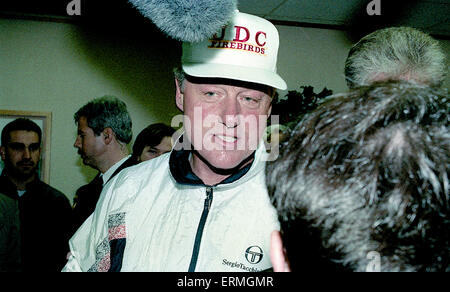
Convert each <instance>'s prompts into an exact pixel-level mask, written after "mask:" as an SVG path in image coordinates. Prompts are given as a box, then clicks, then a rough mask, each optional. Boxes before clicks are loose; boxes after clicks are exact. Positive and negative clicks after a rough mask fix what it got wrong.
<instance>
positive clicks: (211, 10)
mask: <svg viewBox="0 0 450 292" xmlns="http://www.w3.org/2000/svg"><path fill="white" fill-rule="evenodd" d="M129 2H130V3H131V4H132V5H133V6H134V7H135V8H136V9H137V10H139V12H140V13H141V14H142V15H144V16H145V17H147V18H149V19H150V20H151V21H153V23H154V24H155V25H156V26H157V27H158V28H159V29H160V30H161V31H163V32H164V33H165V34H167V35H168V36H170V37H172V38H174V39H176V40H179V41H183V42H200V41H203V40H205V39H208V38H210V37H211V36H213V35H214V33H216V32H218V31H219V30H220V29H221V28H222V27H223V26H224V25H225V24H227V23H228V21H229V20H230V19H231V17H232V15H233V13H234V11H235V10H236V9H237V3H236V2H237V0H129Z"/></svg>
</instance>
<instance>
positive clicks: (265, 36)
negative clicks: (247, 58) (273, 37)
mask: <svg viewBox="0 0 450 292" xmlns="http://www.w3.org/2000/svg"><path fill="white" fill-rule="evenodd" d="M261 35H264V39H266V38H267V35H266V33H265V32H263V31H258V32H257V33H256V35H255V41H256V43H257V44H258V46H260V47H263V46H264V45H265V44H266V42H264V43H260V42H259V37H260V36H261Z"/></svg>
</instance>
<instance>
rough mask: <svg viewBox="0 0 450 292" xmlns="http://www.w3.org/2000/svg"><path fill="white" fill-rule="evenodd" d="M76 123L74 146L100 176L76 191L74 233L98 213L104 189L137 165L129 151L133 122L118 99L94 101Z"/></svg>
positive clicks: (96, 99) (97, 99) (106, 98)
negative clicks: (128, 168) (91, 216)
mask: <svg viewBox="0 0 450 292" xmlns="http://www.w3.org/2000/svg"><path fill="white" fill-rule="evenodd" d="M74 120H75V124H76V125H77V129H78V133H77V137H76V139H75V143H74V145H73V146H74V147H75V148H76V149H77V150H78V151H77V152H78V154H79V155H80V157H81V159H82V160H83V163H84V164H85V165H88V166H90V167H92V168H93V169H96V170H98V174H97V175H96V176H95V177H94V179H93V180H92V181H91V182H89V183H88V184H86V185H83V186H81V187H80V188H78V190H77V191H76V194H75V197H74V199H73V202H74V204H73V221H74V222H73V232H75V231H76V230H77V229H78V228H79V227H80V226H81V224H83V222H84V221H85V220H86V219H87V218H88V217H89V216H90V215H91V214H92V213H93V212H94V210H95V206H96V205H97V202H98V200H99V198H100V193H101V192H102V189H103V187H104V186H105V185H106V184H107V183H108V182H109V181H110V180H111V179H113V178H114V177H115V176H116V175H117V174H118V173H119V172H120V171H122V170H123V169H125V168H127V167H130V166H133V165H135V164H136V162H135V160H134V159H132V158H131V155H130V153H129V150H128V144H129V143H130V142H131V139H132V136H133V132H132V125H133V123H132V120H131V116H130V113H129V112H128V109H127V105H126V104H125V102H123V101H122V100H120V99H118V98H116V97H114V96H103V97H99V98H94V99H93V100H91V101H89V102H88V103H87V104H85V105H84V106H82V107H81V108H80V109H79V110H78V111H77V112H76V113H75V114H74Z"/></svg>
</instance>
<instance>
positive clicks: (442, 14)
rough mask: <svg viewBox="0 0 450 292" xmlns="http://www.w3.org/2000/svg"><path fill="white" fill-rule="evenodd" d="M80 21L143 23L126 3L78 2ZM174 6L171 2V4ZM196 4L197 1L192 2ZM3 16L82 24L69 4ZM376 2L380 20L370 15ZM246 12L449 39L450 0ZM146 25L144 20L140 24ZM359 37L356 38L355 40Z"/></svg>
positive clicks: (252, 2)
mask: <svg viewBox="0 0 450 292" xmlns="http://www.w3.org/2000/svg"><path fill="white" fill-rule="evenodd" d="M79 1H80V3H81V8H82V16H83V17H81V18H80V17H78V18H79V19H82V20H86V19H89V20H90V21H91V23H92V20H96V21H98V22H99V23H100V21H99V20H102V23H104V21H105V20H110V21H111V22H113V23H114V24H115V25H116V27H117V26H118V25H120V26H124V25H129V24H130V19H132V21H131V22H135V19H137V18H143V17H142V16H140V15H139V14H138V12H137V11H136V10H134V9H133V8H132V7H131V5H129V3H128V2H127V1H126V0H114V1H110V0H79ZM169 1H171V0H169ZM192 1H196V0H192ZM1 2H2V3H1V4H0V17H15V18H17V17H19V18H30V17H32V18H40V19H46V20H50V21H72V20H79V19H77V18H76V17H69V16H68V15H67V13H66V7H67V4H68V3H69V2H70V0H21V1H14V0H2V1H1ZM369 3H375V4H376V5H378V6H373V8H378V7H379V8H380V13H381V14H380V15H372V16H370V15H368V13H367V6H368V4H369ZM238 8H239V10H240V11H241V12H247V13H251V14H255V15H259V16H262V17H264V18H266V19H269V20H271V21H273V22H274V23H275V24H283V25H295V26H312V27H323V28H334V29H345V30H348V31H349V32H353V33H355V34H360V35H362V34H366V33H368V32H370V31H373V30H375V29H378V28H381V27H386V26H394V25H395V26H398V25H404V26H412V27H416V28H419V29H422V30H423V31H425V32H428V33H430V34H433V35H436V36H440V37H443V38H450V0H409V1H406V0H396V1H392V0H390V1H387V0H374V1H370V0H339V1H338V0H238ZM141 21H142V20H141ZM355 37H357V36H356V35H355Z"/></svg>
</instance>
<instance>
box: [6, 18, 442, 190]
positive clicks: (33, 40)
mask: <svg viewBox="0 0 450 292" xmlns="http://www.w3.org/2000/svg"><path fill="white" fill-rule="evenodd" d="M278 29H279V32H280V43H281V48H280V52H279V65H278V71H279V73H280V75H281V76H283V77H284V78H285V80H286V82H287V84H288V88H289V90H294V89H297V90H298V89H299V87H300V86H301V85H312V86H314V88H315V89H316V90H321V89H322V88H323V87H325V86H326V87H328V88H329V89H332V90H333V91H334V92H339V91H345V90H346V89H347V88H346V85H345V81H344V76H343V66H344V61H345V58H346V56H347V52H348V49H349V48H350V46H351V41H350V40H349V39H348V38H347V34H346V33H345V32H343V31H338V30H327V29H316V28H300V27H288V26H278ZM443 45H444V47H445V49H446V50H447V52H450V42H449V41H443ZM179 57H180V45H179V43H177V42H175V41H172V40H170V39H168V38H166V37H164V36H162V35H160V34H153V35H143V36H142V39H140V40H138V39H136V38H129V39H128V38H126V37H123V36H122V37H117V36H115V35H114V34H100V33H99V32H98V31H96V32H94V31H90V30H86V29H84V28H82V27H80V26H77V25H74V24H67V23H57V22H43V21H30V20H12V19H0V68H1V73H0V109H8V110H27V111H44V112H52V114H53V121H52V129H53V131H52V139H51V147H52V150H51V169H50V180H51V181H50V183H51V185H52V186H54V187H56V188H57V189H59V190H61V191H62V192H64V193H65V194H66V195H67V196H68V197H69V198H70V199H72V197H73V195H74V192H75V190H76V189H77V188H78V187H79V186H80V185H82V184H85V183H86V182H88V181H89V180H90V179H91V178H92V177H93V176H94V175H95V171H93V170H92V169H90V168H89V167H86V166H84V165H82V163H81V161H80V159H79V157H78V155H77V154H76V150H75V148H73V142H74V139H75V134H76V126H75V124H74V121H73V114H74V113H75V112H76V111H77V110H78V109H79V108H80V107H81V106H82V105H84V104H85V103H86V102H88V101H89V100H90V99H92V98H94V97H99V96H103V95H105V94H108V95H115V96H117V97H119V98H121V99H123V100H124V101H125V102H126V103H127V105H128V108H129V111H130V113H131V115H132V118H133V133H134V136H136V135H137V134H138V133H139V131H140V130H142V129H143V128H144V127H145V126H146V125H148V124H150V123H154V122H160V121H161V122H166V123H170V121H171V118H172V116H174V115H176V114H179V112H178V110H177V109H176V107H175V103H174V84H173V80H172V73H171V69H172V68H173V67H174V66H176V64H177V63H178V60H179ZM449 84H450V82H449V78H447V81H446V87H448V86H449ZM286 92H287V91H285V92H281V95H284V94H285V93H286Z"/></svg>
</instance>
